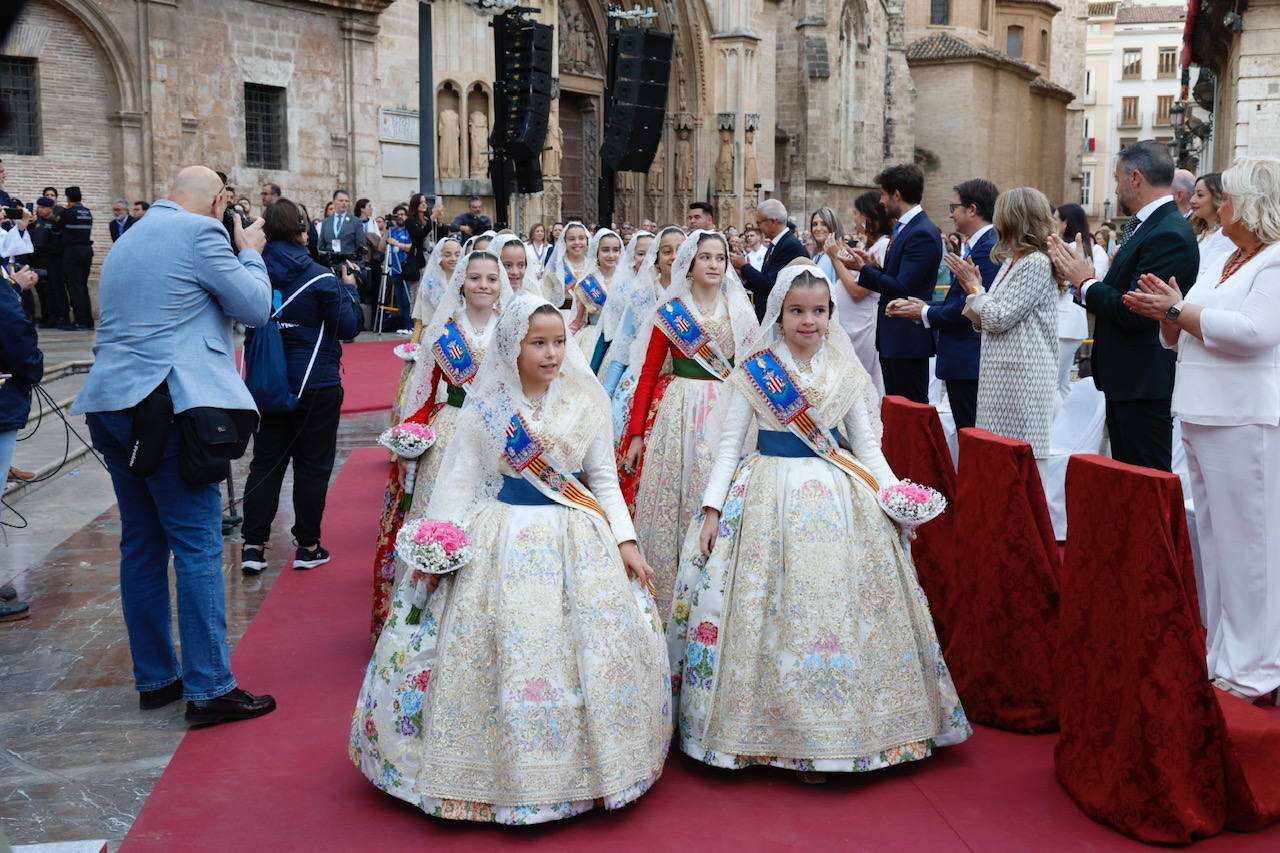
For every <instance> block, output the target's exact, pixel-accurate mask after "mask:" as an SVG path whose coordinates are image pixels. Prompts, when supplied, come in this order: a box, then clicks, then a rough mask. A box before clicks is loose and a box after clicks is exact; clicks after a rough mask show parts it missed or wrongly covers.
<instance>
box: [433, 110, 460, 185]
mask: <svg viewBox="0 0 1280 853" xmlns="http://www.w3.org/2000/svg"><path fill="white" fill-rule="evenodd" d="M436 132H437V133H438V134H439V137H440V142H439V148H438V149H437V150H438V151H439V157H440V177H442V178H461V177H462V128H461V127H459V126H458V113H457V111H456V110H451V109H448V108H445V109H443V110H441V111H440V118H439V120H438V121H437V122H436Z"/></svg>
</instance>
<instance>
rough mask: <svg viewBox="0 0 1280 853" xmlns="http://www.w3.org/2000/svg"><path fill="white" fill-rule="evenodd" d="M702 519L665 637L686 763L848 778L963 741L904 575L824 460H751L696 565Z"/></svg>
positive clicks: (893, 541) (880, 533) (896, 553)
mask: <svg viewBox="0 0 1280 853" xmlns="http://www.w3.org/2000/svg"><path fill="white" fill-rule="evenodd" d="M701 515H702V514H701V512H699V513H698V515H697V517H695V518H694V520H693V523H692V524H691V525H690V526H689V529H688V533H689V542H688V544H687V545H686V546H685V559H684V560H683V561H682V563H681V566H680V576H679V580H678V582H677V585H676V593H675V596H676V597H675V605H674V608H673V618H672V619H671V621H670V623H669V624H668V628H667V636H668V644H669V652H670V656H671V660H672V670H673V681H674V682H675V683H677V684H679V685H680V693H679V698H680V708H679V715H678V721H679V722H678V725H679V732H680V740H681V748H682V749H683V750H684V751H685V752H686V753H687V754H688V755H690V756H692V757H693V758H696V759H698V760H699V761H702V762H704V763H706V764H711V765H713V766H716V767H728V768H738V767H745V766H748V765H751V764H771V765H773V766H775V767H785V768H788V769H793V770H816V771H831V772H856V771H866V770H876V769H879V768H882V767H888V766H890V765H893V764H899V763H902V762H905V761H912V760H915V759H920V758H925V757H926V756H928V755H929V754H930V750H931V749H932V748H933V747H936V746H950V745H952V744H957V743H960V742H961V741H963V740H965V739H966V738H968V737H969V735H970V734H971V733H972V730H971V729H970V727H969V722H968V720H967V719H966V717H965V713H964V709H963V708H962V707H961V706H960V700H959V699H958V697H957V696H956V691H955V687H954V686H953V685H952V682H951V675H950V674H949V673H948V671H947V666H946V663H945V662H944V661H943V659H942V654H941V651H940V650H939V648H938V640H937V635H936V634H935V633H934V629H933V622H932V620H931V618H930V615H929V608H928V604H927V602H926V601H925V597H924V593H923V592H921V590H920V585H919V583H918V582H917V580H916V575H915V570H914V568H912V566H911V563H910V561H909V558H908V557H907V556H906V555H905V553H904V552H903V550H902V545H901V539H900V536H899V533H898V529H897V527H896V526H895V525H894V524H893V523H892V522H891V521H890V520H889V519H888V518H887V517H886V516H885V515H884V513H883V512H882V511H881V510H880V508H879V506H878V505H877V503H876V501H875V497H874V496H873V495H872V494H871V492H870V490H868V489H865V488H862V487H861V486H859V485H856V484H854V483H853V482H852V481H851V480H850V478H849V477H848V476H847V475H845V474H844V473H842V472H840V471H839V470H837V469H836V468H835V467H834V466H832V465H831V464H829V463H827V462H825V461H823V460H821V459H817V458H809V459H784V458H778V457H768V456H761V455H759V454H751V455H750V456H748V457H747V458H746V459H745V460H743V462H742V464H741V465H740V466H739V468H738V471H737V474H736V475H735V478H734V482H733V486H732V487H731V488H730V490H729V497H728V499H727V500H726V502H725V506H724V510H723V515H722V518H721V525H720V535H719V538H718V539H717V541H716V545H715V548H714V549H713V550H712V555H711V557H710V559H707V560H704V559H703V558H702V556H701V554H700V552H699V549H698V545H697V536H698V531H699V530H700V529H701V526H702V518H701Z"/></svg>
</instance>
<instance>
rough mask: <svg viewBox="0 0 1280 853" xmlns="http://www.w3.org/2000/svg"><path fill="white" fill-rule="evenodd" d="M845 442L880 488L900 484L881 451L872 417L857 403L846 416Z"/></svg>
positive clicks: (878, 436)
mask: <svg viewBox="0 0 1280 853" xmlns="http://www.w3.org/2000/svg"><path fill="white" fill-rule="evenodd" d="M844 434H845V440H846V441H848V442H849V447H850V449H851V450H853V455H854V456H855V457H856V458H857V460H858V461H859V462H861V463H862V464H863V465H864V466H865V467H866V468H867V470H868V471H870V472H871V473H872V475H873V476H874V477H875V478H876V483H877V484H879V486H880V488H882V489H886V488H888V487H889V486H892V485H895V484H896V483H897V482H898V478H897V476H895V475H894V473H893V469H892V468H890V467H889V462H888V460H887V459H885V458H884V451H883V450H881V449H880V432H879V430H877V429H876V427H875V425H874V424H873V423H872V422H871V416H870V415H868V414H867V412H866V410H865V409H863V408H862V406H860V405H859V404H858V403H857V402H856V401H855V402H854V404H853V405H852V406H850V407H849V412H848V414H846V415H845V416H844Z"/></svg>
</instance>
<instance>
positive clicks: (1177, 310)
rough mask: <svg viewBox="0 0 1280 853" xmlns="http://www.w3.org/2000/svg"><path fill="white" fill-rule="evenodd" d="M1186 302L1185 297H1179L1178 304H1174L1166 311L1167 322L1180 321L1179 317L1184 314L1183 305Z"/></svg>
mask: <svg viewBox="0 0 1280 853" xmlns="http://www.w3.org/2000/svg"><path fill="white" fill-rule="evenodd" d="M1185 304H1186V300H1185V299H1179V300H1178V302H1177V304H1176V305H1174V306H1172V307H1171V308H1170V309H1169V310H1168V311H1166V312H1164V319H1165V322H1167V323H1176V322H1178V317H1179V316H1181V315H1182V306H1183V305H1185Z"/></svg>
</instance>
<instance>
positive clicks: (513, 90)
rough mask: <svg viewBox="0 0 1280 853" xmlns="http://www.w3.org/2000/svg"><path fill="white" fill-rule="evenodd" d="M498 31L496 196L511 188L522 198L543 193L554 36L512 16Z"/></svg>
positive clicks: (497, 23)
mask: <svg viewBox="0 0 1280 853" xmlns="http://www.w3.org/2000/svg"><path fill="white" fill-rule="evenodd" d="M519 11H524V10H519ZM493 27H494V48H495V54H496V56H495V58H496V59H497V68H498V79H497V85H495V87H494V94H495V98H494V107H495V114H496V115H495V121H494V127H493V130H492V132H491V133H490V135H489V143H490V147H491V148H492V149H493V151H494V154H495V156H494V157H493V158H492V160H491V162H490V172H491V173H492V176H493V178H494V190H495V194H497V193H499V184H501V185H502V187H503V188H504V189H509V188H510V185H511V184H512V183H514V185H515V190H516V191H517V192H522V193H534V192H539V191H540V190H541V189H542V149H543V148H544V147H545V146H546V142H547V121H548V119H549V117H550V114H551V58H552V52H553V50H554V49H555V38H554V30H553V28H552V27H550V26H549V25H547V24H540V23H538V22H536V21H528V20H524V19H523V18H522V17H521V16H520V15H519V14H510V13H508V14H505V15H500V16H498V17H497V18H495V19H494V22H493Z"/></svg>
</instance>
